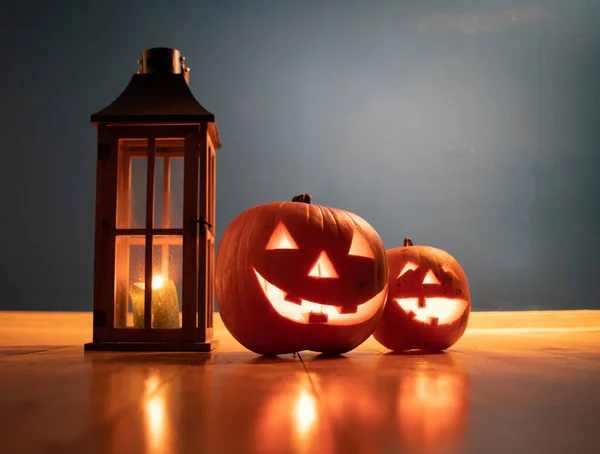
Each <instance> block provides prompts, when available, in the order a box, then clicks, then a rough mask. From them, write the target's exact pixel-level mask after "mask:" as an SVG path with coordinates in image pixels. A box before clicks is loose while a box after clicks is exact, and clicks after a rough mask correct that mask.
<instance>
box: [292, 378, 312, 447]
mask: <svg viewBox="0 0 600 454" xmlns="http://www.w3.org/2000/svg"><path fill="white" fill-rule="evenodd" d="M294 420H295V423H296V431H297V432H298V434H299V435H301V436H303V435H306V434H307V433H308V432H309V431H310V430H311V428H312V427H313V425H314V423H315V422H316V420H317V404H316V402H315V398H314V397H313V396H312V395H311V394H310V393H309V392H308V391H306V390H305V389H302V390H301V391H300V394H299V395H298V400H297V401H296V405H295V406H294Z"/></svg>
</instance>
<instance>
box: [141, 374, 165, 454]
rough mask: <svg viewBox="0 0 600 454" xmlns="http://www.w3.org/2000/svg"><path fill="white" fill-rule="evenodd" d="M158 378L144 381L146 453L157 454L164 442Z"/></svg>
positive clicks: (162, 409)
mask: <svg viewBox="0 0 600 454" xmlns="http://www.w3.org/2000/svg"><path fill="white" fill-rule="evenodd" d="M159 385H160V380H159V378H158V377H157V376H156V375H154V376H151V377H148V379H147V380H146V384H145V388H146V396H147V397H146V402H145V411H146V439H147V440H148V453H159V452H162V449H163V448H164V446H163V443H164V441H165V399H164V395H163V394H162V392H161V391H160V390H158V387H159Z"/></svg>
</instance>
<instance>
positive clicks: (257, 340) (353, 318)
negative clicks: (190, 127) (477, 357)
mask: <svg viewBox="0 0 600 454" xmlns="http://www.w3.org/2000/svg"><path fill="white" fill-rule="evenodd" d="M294 200H297V201H292V202H273V203H267V204H265V205H260V206H256V207H253V208H250V209H248V210H246V211H244V212H243V213H241V214H240V215H239V216H237V217H236V218H235V219H234V220H233V221H232V222H231V224H230V225H229V226H228V227H227V228H226V230H225V232H224V234H223V238H222V239H221V243H220V244H219V250H218V253H217V263H216V273H215V291H216V296H217V302H218V305H219V311H220V314H221V318H222V319H223V323H224V325H225V327H226V328H227V329H228V330H229V332H230V333H231V335H232V336H233V337H234V338H235V339H237V341H238V342H240V343H241V344H242V345H244V346H245V347H246V348H248V349H250V350H252V351H254V352H256V353H259V354H268V355H276V354H282V353H291V352H296V351H300V350H312V351H316V352H323V353H329V354H341V353H344V352H347V351H349V350H352V349H353V348H355V347H357V346H358V345H360V344H361V343H362V342H364V341H365V340H366V339H367V338H368V337H369V336H370V335H371V334H372V333H373V330H374V329H375V327H376V326H377V322H378V321H379V318H380V317H381V314H382V311H383V307H384V304H385V298H386V294H387V260H386V254H385V249H384V246H383V243H382V241H381V239H380V238H379V235H378V234H377V232H375V230H374V229H373V228H372V227H371V226H370V225H369V224H368V223H367V222H366V221H365V220H363V219H362V218H360V217H359V216H357V215H356V214H353V213H350V212H348V211H344V210H340V209H336V208H326V207H322V206H318V205H313V204H311V203H310V196H308V195H302V196H298V197H295V198H294Z"/></svg>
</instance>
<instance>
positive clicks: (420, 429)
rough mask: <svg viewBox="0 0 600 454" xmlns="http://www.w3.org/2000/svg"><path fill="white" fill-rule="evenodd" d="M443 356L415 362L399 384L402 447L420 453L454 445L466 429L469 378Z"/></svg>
mask: <svg viewBox="0 0 600 454" xmlns="http://www.w3.org/2000/svg"><path fill="white" fill-rule="evenodd" d="M443 356H444V358H442V359H440V358H439V357H437V358H436V359H435V360H432V361H431V362H429V361H424V362H420V363H418V364H417V365H416V370H414V371H411V373H410V374H408V375H404V376H402V377H401V378H400V379H399V382H398V388H397V389H398V391H397V392H398V394H397V399H396V421H397V427H398V434H399V437H400V439H401V443H402V445H404V446H406V447H410V448H412V449H414V448H418V449H419V451H421V452H437V451H438V450H439V449H440V447H442V446H444V447H446V448H449V447H452V446H454V445H456V444H457V443H458V441H459V440H460V438H461V437H462V433H463V431H464V428H465V426H466V418H467V410H468V376H467V375H466V373H465V372H464V371H462V370H460V369H459V368H458V367H457V366H456V365H455V364H454V363H453V361H452V360H451V358H450V357H448V355H443ZM432 363H433V364H432ZM444 363H445V364H444ZM440 366H442V367H440ZM443 366H450V367H443Z"/></svg>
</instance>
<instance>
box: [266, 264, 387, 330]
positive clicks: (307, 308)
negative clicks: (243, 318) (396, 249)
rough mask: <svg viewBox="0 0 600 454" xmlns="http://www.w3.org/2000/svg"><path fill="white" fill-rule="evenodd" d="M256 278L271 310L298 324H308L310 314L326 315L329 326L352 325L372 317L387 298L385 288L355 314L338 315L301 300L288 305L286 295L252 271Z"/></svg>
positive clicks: (324, 306)
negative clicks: (299, 302) (271, 307)
mask: <svg viewBox="0 0 600 454" xmlns="http://www.w3.org/2000/svg"><path fill="white" fill-rule="evenodd" d="M254 273H255V274H256V278H257V279H258V282H259V284H260V286H261V288H262V289H263V291H264V293H265V296H266V297H267V299H268V300H269V302H270V303H271V305H272V306H273V308H274V309H275V310H276V311H277V312H278V313H279V314H280V315H282V316H283V317H285V318H288V319H290V320H294V321H295V322H298V323H309V317H310V314H311V313H318V314H326V315H327V316H328V318H327V322H326V323H328V324H330V325H354V324H357V323H360V322H362V321H364V320H368V319H369V318H371V317H373V315H375V313H377V311H378V310H379V308H380V307H381V305H382V304H383V300H384V299H385V298H386V296H387V286H386V287H385V288H384V289H383V290H382V291H381V292H379V293H378V294H377V295H375V296H374V297H373V298H371V299H370V300H368V301H366V302H364V303H363V304H359V305H358V306H357V310H356V312H355V313H349V314H340V312H339V311H338V308H336V307H335V306H327V305H324V304H317V303H314V302H311V301H307V300H302V303H301V304H295V303H290V302H289V301H286V300H285V297H286V296H287V295H286V293H285V292H284V291H283V290H281V289H280V288H278V287H276V286H275V285H273V284H271V283H270V282H269V281H267V280H266V279H265V278H264V277H263V276H262V275H261V274H260V273H259V272H258V271H256V270H254Z"/></svg>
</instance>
